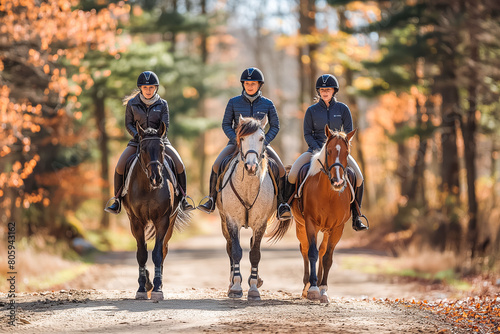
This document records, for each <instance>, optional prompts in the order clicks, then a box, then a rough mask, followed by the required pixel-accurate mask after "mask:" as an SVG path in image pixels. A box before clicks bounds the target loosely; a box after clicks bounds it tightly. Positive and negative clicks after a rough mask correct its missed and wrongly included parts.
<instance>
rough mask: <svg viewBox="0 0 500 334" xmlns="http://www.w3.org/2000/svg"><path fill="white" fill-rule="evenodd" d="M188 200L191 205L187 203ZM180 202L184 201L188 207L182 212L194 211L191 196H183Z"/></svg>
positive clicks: (194, 207) (194, 205)
mask: <svg viewBox="0 0 500 334" xmlns="http://www.w3.org/2000/svg"><path fill="white" fill-rule="evenodd" d="M188 199H190V200H191V202H192V203H193V204H191V203H189V201H188ZM182 201H186V203H187V205H189V206H190V207H187V208H182V209H183V211H184V212H189V211H193V210H196V204H195V203H194V200H193V199H192V198H191V196H189V195H186V196H184V197H183V198H182Z"/></svg>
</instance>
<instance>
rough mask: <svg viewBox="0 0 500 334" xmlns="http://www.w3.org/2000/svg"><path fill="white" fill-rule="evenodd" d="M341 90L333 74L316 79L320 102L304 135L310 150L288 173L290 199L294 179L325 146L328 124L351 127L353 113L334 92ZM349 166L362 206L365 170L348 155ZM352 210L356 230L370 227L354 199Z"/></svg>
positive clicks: (308, 116)
mask: <svg viewBox="0 0 500 334" xmlns="http://www.w3.org/2000/svg"><path fill="white" fill-rule="evenodd" d="M338 91H339V82H338V80H337V78H335V77H334V76H333V75H331V74H323V75H322V76H320V77H319V78H318V80H316V92H317V93H318V95H317V96H316V98H315V100H317V103H315V104H313V105H311V106H310V107H309V108H307V111H306V114H305V116H304V139H305V140H306V142H307V145H308V146H309V148H308V150H307V151H306V152H304V153H302V155H301V156H300V157H298V158H297V160H296V161H295V162H294V163H293V165H292V168H291V170H290V173H289V174H288V181H287V194H286V195H285V197H286V198H287V200H288V199H289V198H290V196H291V195H292V194H293V191H294V189H295V183H296V182H297V175H298V173H299V171H300V169H301V168H302V166H303V165H305V164H306V163H308V162H310V161H311V156H312V155H313V152H314V151H318V150H320V149H321V148H322V147H323V144H324V143H325V141H326V135H325V130H324V129H325V125H326V124H328V126H329V127H330V129H332V130H338V131H340V130H342V131H345V132H346V133H349V132H351V131H352V115H351V111H350V110H349V107H348V106H347V105H345V104H344V103H342V102H338V101H337V99H336V98H335V95H336V94H337V92H338ZM347 166H348V167H351V168H352V169H353V170H354V172H355V173H356V180H357V182H356V185H354V186H355V187H356V190H355V194H356V196H355V201H356V202H357V204H358V207H359V208H360V209H361V201H362V199H363V190H364V182H363V174H362V173H361V170H360V168H359V166H358V164H357V163H356V161H355V160H354V158H353V157H352V156H351V155H349V156H348V157H347ZM351 212H352V227H353V229H354V230H355V231H361V230H366V229H368V226H366V225H365V224H363V222H362V220H361V218H360V216H361V217H363V215H362V214H361V212H360V211H358V209H357V208H356V203H354V201H353V203H351Z"/></svg>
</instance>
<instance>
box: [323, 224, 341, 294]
mask: <svg viewBox="0 0 500 334" xmlns="http://www.w3.org/2000/svg"><path fill="white" fill-rule="evenodd" d="M343 228H344V225H342V226H341V227H340V228H338V229H337V230H335V231H334V232H333V233H332V234H331V235H330V237H329V238H328V247H327V249H326V252H325V254H324V255H323V261H322V265H323V268H322V269H323V270H322V272H323V274H322V275H320V287H319V289H320V302H322V303H328V302H329V299H328V293H327V291H328V274H329V273H330V269H331V267H332V264H333V251H334V249H335V246H336V245H337V243H338V242H339V240H340V237H341V236H342V231H343Z"/></svg>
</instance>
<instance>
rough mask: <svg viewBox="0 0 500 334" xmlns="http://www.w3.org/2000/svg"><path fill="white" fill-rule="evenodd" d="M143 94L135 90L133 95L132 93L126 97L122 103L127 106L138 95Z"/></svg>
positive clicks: (137, 89)
mask: <svg viewBox="0 0 500 334" xmlns="http://www.w3.org/2000/svg"><path fill="white" fill-rule="evenodd" d="M140 92H141V90H140V89H139V88H135V89H134V90H133V91H132V93H130V94H129V95H126V96H125V97H124V98H123V100H122V102H123V105H124V106H126V105H127V103H128V101H130V100H132V99H133V98H134V97H136V96H137V94H139V93H140Z"/></svg>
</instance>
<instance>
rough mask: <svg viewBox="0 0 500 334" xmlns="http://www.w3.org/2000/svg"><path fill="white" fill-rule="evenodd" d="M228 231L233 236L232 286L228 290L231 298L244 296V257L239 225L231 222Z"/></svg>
mask: <svg viewBox="0 0 500 334" xmlns="http://www.w3.org/2000/svg"><path fill="white" fill-rule="evenodd" d="M228 233H229V236H230V238H231V255H230V257H231V259H232V270H233V275H232V279H231V287H230V288H229V291H228V297H229V298H241V297H243V289H242V288H241V282H242V279H241V272H240V261H241V257H242V249H241V246H240V240H239V239H240V230H239V226H237V225H236V224H232V223H231V222H229V224H228Z"/></svg>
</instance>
